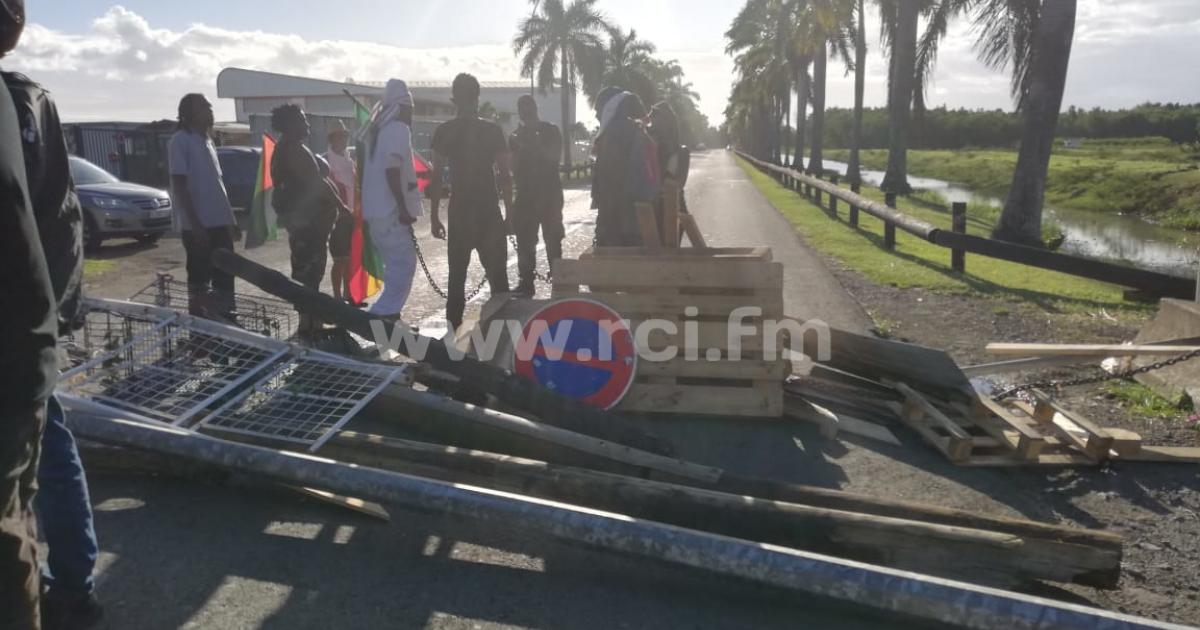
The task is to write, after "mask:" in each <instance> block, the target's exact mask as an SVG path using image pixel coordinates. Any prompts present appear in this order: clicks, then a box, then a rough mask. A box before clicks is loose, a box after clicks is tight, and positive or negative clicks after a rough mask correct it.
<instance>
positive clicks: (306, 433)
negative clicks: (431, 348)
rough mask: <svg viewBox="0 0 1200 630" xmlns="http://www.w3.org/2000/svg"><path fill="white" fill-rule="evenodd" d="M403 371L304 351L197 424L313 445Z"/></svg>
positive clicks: (316, 445)
mask: <svg viewBox="0 0 1200 630" xmlns="http://www.w3.org/2000/svg"><path fill="white" fill-rule="evenodd" d="M402 372H403V370H402V369H401V368H396V367H391V366H385V365H374V364H369V363H352V362H348V361H345V360H344V359H340V358H338V357H334V356H331V355H325V354H322V353H315V352H314V353H309V354H305V355H303V356H299V357H295V358H293V359H292V360H290V361H288V362H286V363H284V364H282V365H280V366H278V367H277V368H276V369H275V371H274V372H272V373H271V375H270V376H268V377H266V378H263V379H262V380H260V381H259V382H258V383H257V384H256V385H255V386H254V388H253V389H251V390H247V391H246V392H245V393H243V394H242V395H241V396H239V397H237V398H235V399H233V400H231V401H229V402H228V403H227V404H226V405H224V406H223V407H222V408H221V409H219V410H217V411H216V412H215V413H213V414H212V415H210V416H209V417H208V418H206V419H205V420H204V421H203V422H201V426H202V427H205V428H209V429H213V430H217V431H228V432H233V433H239V434H243V435H250V436H256V437H263V438H267V439H270V440H282V441H285V442H293V443H297V444H304V445H306V446H309V449H310V450H312V451H315V450H317V449H318V448H320V447H321V445H323V444H324V443H325V441H326V440H328V439H329V438H330V437H331V436H332V435H333V434H334V433H335V432H337V431H338V430H339V429H341V428H342V426H343V425H345V424H346V422H348V421H349V420H350V418H352V417H353V416H354V415H355V414H356V413H358V412H359V411H360V410H361V409H362V408H363V407H364V406H366V404H367V403H369V402H370V401H371V399H373V398H374V397H375V396H376V395H378V394H379V392H380V391H382V390H383V388H384V387H386V386H387V385H388V384H389V383H392V382H393V381H395V380H396V379H397V378H398V377H399V376H400V375H401V374H402Z"/></svg>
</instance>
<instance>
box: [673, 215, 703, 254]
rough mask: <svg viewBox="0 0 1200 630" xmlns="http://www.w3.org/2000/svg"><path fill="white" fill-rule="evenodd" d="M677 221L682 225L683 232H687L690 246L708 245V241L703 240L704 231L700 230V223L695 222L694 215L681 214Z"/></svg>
mask: <svg viewBox="0 0 1200 630" xmlns="http://www.w3.org/2000/svg"><path fill="white" fill-rule="evenodd" d="M679 223H680V224H681V225H682V226H683V233H684V234H687V237H688V242H689V243H691V244H692V247H708V243H706V242H705V241H704V233H703V232H701V231H700V224H699V223H696V215H694V214H690V213H689V214H681V215H679Z"/></svg>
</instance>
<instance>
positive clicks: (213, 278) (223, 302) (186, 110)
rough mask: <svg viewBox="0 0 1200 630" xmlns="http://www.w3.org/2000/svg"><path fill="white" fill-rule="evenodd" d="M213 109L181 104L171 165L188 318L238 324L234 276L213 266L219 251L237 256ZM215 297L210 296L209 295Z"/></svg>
mask: <svg viewBox="0 0 1200 630" xmlns="http://www.w3.org/2000/svg"><path fill="white" fill-rule="evenodd" d="M212 127H213V109H212V104H211V103H209V102H208V99H206V98H204V95H203V94H188V95H186V96H184V97H183V99H182V100H180V101H179V124H178V126H177V128H176V131H175V133H174V134H173V135H172V136H171V142H170V145H169V147H168V149H167V162H168V164H169V168H170V172H171V198H172V201H173V202H174V204H175V212H176V217H177V220H178V222H179V228H180V234H181V236H182V238H183V248H184V251H185V252H186V253H187V283H188V312H189V313H191V314H193V315H208V316H209V317H211V316H213V315H216V316H218V317H221V318H224V319H232V318H233V276H232V275H230V274H228V273H225V272H224V271H221V270H220V269H217V268H215V267H214V266H213V264H212V253H213V252H214V251H215V250H218V249H228V250H231V251H232V250H233V237H234V226H235V225H236V221H235V220H234V217H233V207H232V206H230V205H229V195H228V194H226V192H225V184H224V183H223V182H222V181H221V164H220V162H218V161H217V149H216V147H214V146H213V143H212V139H211V138H209V133H210V132H211V131H212ZM210 292H211V294H210Z"/></svg>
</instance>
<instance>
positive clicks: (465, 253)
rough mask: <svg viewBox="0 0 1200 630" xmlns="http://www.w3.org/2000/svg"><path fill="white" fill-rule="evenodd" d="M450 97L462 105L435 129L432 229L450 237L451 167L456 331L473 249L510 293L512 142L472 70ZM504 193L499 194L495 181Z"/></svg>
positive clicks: (500, 288)
mask: <svg viewBox="0 0 1200 630" xmlns="http://www.w3.org/2000/svg"><path fill="white" fill-rule="evenodd" d="M450 91H451V100H452V101H454V106H455V108H457V110H458V112H457V115H456V116H455V118H454V119H453V120H450V121H447V122H444V123H442V124H441V125H439V126H438V128H437V130H436V131H434V132H433V154H434V166H433V181H432V182H431V183H430V187H431V188H430V190H431V199H430V203H431V206H432V208H433V212H432V222H431V226H430V227H431V231H432V233H433V236H434V238H447V232H446V228H445V226H443V225H442V221H441V219H440V218H439V217H438V207H439V206H440V205H441V202H442V182H441V179H442V170H443V168H445V167H446V166H447V165H449V167H450V176H451V177H452V178H453V180H454V188H453V190H452V191H451V195H450V211H449V214H450V231H449V235H448V236H449V238H448V239H447V243H446V249H447V257H448V259H449V266H450V278H449V280H448V281H447V283H446V284H447V287H446V293H448V294H449V297H448V298H447V299H446V320H447V321H448V322H449V323H450V326H451V328H452V330H451V333H453V332H454V331H457V330H458V329H459V328H460V327H461V326H462V320H463V311H464V310H465V309H466V296H465V291H466V282H467V267H468V266H469V265H470V263H471V252H479V262H481V263H482V264H483V271H484V273H485V274H487V279H488V287H489V288H491V290H492V295H498V294H500V293H508V242H507V239H506V238H505V237H506V235H507V234H508V233H509V231H510V230H511V226H512V222H511V219H512V210H513V182H512V169H511V165H510V161H511V157H510V155H509V152H508V142H507V141H506V140H505V138H504V131H503V130H502V129H501V128H500V125H497V124H496V123H494V122H492V121H490V120H484V119H482V118H480V117H479V93H480V87H479V80H478V79H476V78H475V77H473V76H471V75H469V74H460V75H458V76H457V77H455V78H454V84H453V85H452V86H451V90H450ZM497 182H499V183H500V189H501V190H502V191H503V194H504V211H505V214H506V215H507V216H502V215H501V214H500V197H499V195H498V194H497V191H496V183H497Z"/></svg>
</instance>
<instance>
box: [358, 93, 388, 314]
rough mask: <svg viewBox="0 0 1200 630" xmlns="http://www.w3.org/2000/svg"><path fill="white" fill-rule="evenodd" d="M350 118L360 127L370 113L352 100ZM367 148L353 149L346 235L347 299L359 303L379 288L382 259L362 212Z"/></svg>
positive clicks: (369, 118)
mask: <svg viewBox="0 0 1200 630" xmlns="http://www.w3.org/2000/svg"><path fill="white" fill-rule="evenodd" d="M354 117H355V118H356V119H357V120H358V128H359V129H364V128H366V126H367V125H368V124H369V123H370V120H371V112H370V110H368V109H367V108H366V107H363V105H362V103H359V102H358V101H357V100H355V101H354ZM366 156H367V150H366V147H365V146H364V143H363V142H361V141H360V142H358V143H357V144H356V145H355V149H354V158H355V162H357V164H356V166H357V169H356V172H357V176H356V178H355V180H356V181H355V182H354V185H355V188H356V190H357V193H358V194H356V195H355V196H354V199H355V202H354V205H355V208H354V234H353V235H352V236H351V238H350V299H351V300H353V301H354V303H355V304H361V303H362V302H363V301H364V300H366V299H367V298H369V297H374V296H375V295H376V294H378V293H379V291H380V290H381V289H382V288H383V258H382V257H381V256H380V255H379V251H378V250H376V249H375V244H374V243H372V242H371V235H370V232H369V229H368V227H367V225H366V223H365V222H364V221H363V213H362V202H363V194H362V182H363V173H364V172H366V168H365V166H366Z"/></svg>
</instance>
